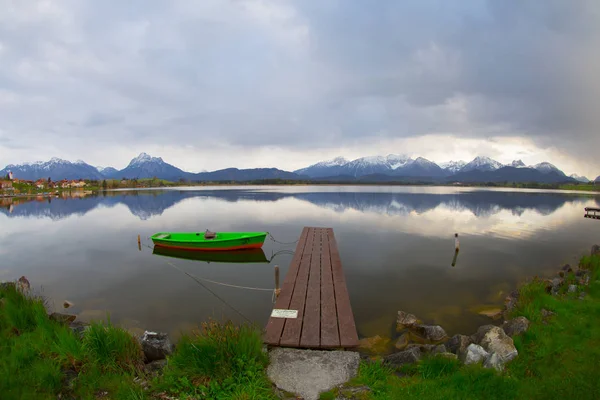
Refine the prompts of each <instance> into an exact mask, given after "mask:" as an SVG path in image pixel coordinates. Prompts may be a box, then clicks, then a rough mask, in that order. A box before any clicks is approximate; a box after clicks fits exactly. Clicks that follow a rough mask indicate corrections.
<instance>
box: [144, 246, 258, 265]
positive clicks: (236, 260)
mask: <svg viewBox="0 0 600 400" xmlns="http://www.w3.org/2000/svg"><path fill="white" fill-rule="evenodd" d="M152 254H156V255H159V256H165V257H173V258H179V259H184V260H194V261H205V262H208V263H211V262H214V263H228V264H258V263H269V260H268V259H267V256H266V255H265V253H264V251H263V250H262V249H250V250H244V251H195V250H181V249H170V248H168V247H161V246H155V247H154V250H153V251H152Z"/></svg>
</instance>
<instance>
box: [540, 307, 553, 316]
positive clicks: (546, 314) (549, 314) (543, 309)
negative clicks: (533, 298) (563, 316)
mask: <svg viewBox="0 0 600 400" xmlns="http://www.w3.org/2000/svg"><path fill="white" fill-rule="evenodd" d="M540 313H541V314H542V318H549V317H551V316H553V315H556V313H555V312H553V311H549V310H546V309H545V308H542V309H541V310H540Z"/></svg>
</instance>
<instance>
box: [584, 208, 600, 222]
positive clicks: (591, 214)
mask: <svg viewBox="0 0 600 400" xmlns="http://www.w3.org/2000/svg"><path fill="white" fill-rule="evenodd" d="M584 217H585V218H593V219H600V208H594V207H586V208H585V215H584Z"/></svg>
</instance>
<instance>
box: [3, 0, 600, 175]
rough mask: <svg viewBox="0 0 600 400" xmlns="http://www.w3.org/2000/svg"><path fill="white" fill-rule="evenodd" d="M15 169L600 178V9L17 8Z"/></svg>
mask: <svg viewBox="0 0 600 400" xmlns="http://www.w3.org/2000/svg"><path fill="white" fill-rule="evenodd" d="M0 10H2V11H1V12H0V65H1V68H0V168H1V167H3V166H4V165H6V164H10V163H15V164H16V163H21V162H25V161H29V162H31V161H36V160H48V159H50V158H51V157H60V158H64V159H68V160H72V161H75V160H77V159H83V160H85V161H86V162H88V163H90V164H92V165H102V166H108V165H110V166H113V167H116V168H123V167H125V166H126V165H127V164H128V162H129V160H131V159H132V158H133V157H135V156H136V155H137V154H139V153H140V152H147V153H149V154H151V155H153V156H160V157H162V158H163V159H164V160H165V161H166V162H169V163H171V164H174V165H176V166H178V167H180V168H182V169H184V170H188V171H193V172H196V171H201V170H215V169H219V168H226V167H231V166H235V167H238V168H254V167H278V168H282V169H286V170H294V169H297V168H301V167H304V166H307V165H309V164H312V163H315V162H317V161H321V160H325V159H331V158H334V157H336V156H345V157H346V158H350V159H354V158H358V157H362V156H370V155H387V154H390V153H393V154H406V155H411V156H423V157H425V158H428V159H430V160H432V161H435V162H444V161H449V160H461V159H462V160H465V161H469V160H471V159H472V158H474V157H475V156H477V155H483V156H489V157H492V158H494V159H496V160H498V161H500V162H504V163H508V162H511V161H512V160H514V159H522V160H523V161H524V162H525V163H526V164H534V163H537V162H541V161H550V162H552V163H554V164H556V165H557V166H558V167H559V168H561V169H562V170H563V171H565V172H566V173H568V174H571V173H578V174H584V175H587V176H588V177H590V178H594V177H596V176H598V175H600V158H598V157H597V153H598V148H599V147H600V112H599V111H600V109H599V104H600V79H599V78H598V76H599V72H598V71H600V51H599V50H598V49H600V2H598V1H597V0H576V1H573V0H544V1H533V0H532V1H522V0H496V1H492V0H489V1H485V0H454V1H449V0H414V1H402V2H400V1H396V0H378V1H376V2H375V1H367V0H328V1H323V0H298V1H292V0H202V1H195V0H173V1H159V0H131V1H121V0H103V1H93V0H87V1H86V0H61V1H58V0H56V1H50V0H43V1H42V0H40V1H37V0H28V1H22V0H0Z"/></svg>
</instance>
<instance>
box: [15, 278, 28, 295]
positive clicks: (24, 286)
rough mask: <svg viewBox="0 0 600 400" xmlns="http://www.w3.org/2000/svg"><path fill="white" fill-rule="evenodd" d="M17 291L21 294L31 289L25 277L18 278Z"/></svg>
mask: <svg viewBox="0 0 600 400" xmlns="http://www.w3.org/2000/svg"><path fill="white" fill-rule="evenodd" d="M17 289H19V290H20V291H21V292H28V291H29V290H30V289H31V285H30V284H29V280H28V279H27V278H26V277H25V276H22V277H20V278H19V280H18V281H17Z"/></svg>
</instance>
